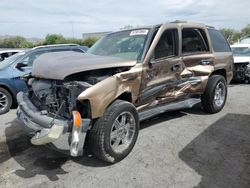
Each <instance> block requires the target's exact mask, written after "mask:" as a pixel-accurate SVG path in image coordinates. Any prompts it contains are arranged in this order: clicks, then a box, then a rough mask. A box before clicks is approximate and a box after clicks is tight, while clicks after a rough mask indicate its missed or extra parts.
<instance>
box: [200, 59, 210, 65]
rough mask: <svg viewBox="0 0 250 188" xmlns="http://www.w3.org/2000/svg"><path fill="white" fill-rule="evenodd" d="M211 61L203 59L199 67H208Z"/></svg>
mask: <svg viewBox="0 0 250 188" xmlns="http://www.w3.org/2000/svg"><path fill="white" fill-rule="evenodd" d="M210 63H211V61H210V60H209V59H203V60H201V65H209V64H210Z"/></svg>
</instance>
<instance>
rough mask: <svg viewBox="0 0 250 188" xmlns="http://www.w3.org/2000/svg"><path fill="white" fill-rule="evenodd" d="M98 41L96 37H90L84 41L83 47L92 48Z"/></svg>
mask: <svg viewBox="0 0 250 188" xmlns="http://www.w3.org/2000/svg"><path fill="white" fill-rule="evenodd" d="M97 40H98V39H97V38H96V37H89V38H87V39H85V40H84V41H83V46H88V47H91V46H92V45H93V44H95V42H96V41H97Z"/></svg>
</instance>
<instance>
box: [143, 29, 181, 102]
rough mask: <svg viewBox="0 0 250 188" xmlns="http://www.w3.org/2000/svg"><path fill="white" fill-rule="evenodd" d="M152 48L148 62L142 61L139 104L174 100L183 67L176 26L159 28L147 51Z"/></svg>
mask: <svg viewBox="0 0 250 188" xmlns="http://www.w3.org/2000/svg"><path fill="white" fill-rule="evenodd" d="M152 50H153V52H151V55H150V58H148V59H150V60H149V62H144V63H145V64H146V65H145V67H144V69H143V78H142V88H141V94H140V96H139V102H140V105H143V104H147V105H148V106H155V105H158V104H163V103H166V102H170V101H173V100H175V93H174V91H175V88H176V86H177V85H178V84H179V83H180V80H181V79H180V73H181V72H182V71H183V69H184V64H183V62H182V59H181V57H180V53H179V32H178V29H177V28H166V29H162V28H160V29H159V31H158V32H157V34H156V36H155V37H154V39H153V42H152V44H151V47H150V49H149V52H148V53H150V51H152Z"/></svg>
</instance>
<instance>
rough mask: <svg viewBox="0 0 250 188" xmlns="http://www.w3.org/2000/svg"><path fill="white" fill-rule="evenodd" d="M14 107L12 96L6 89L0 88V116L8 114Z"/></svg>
mask: <svg viewBox="0 0 250 188" xmlns="http://www.w3.org/2000/svg"><path fill="white" fill-rule="evenodd" d="M11 105H12V96H11V94H10V93H9V92H8V91H7V90H6V89H4V88H0V115H1V114H4V113H6V112H8V111H9V110H10V107H11Z"/></svg>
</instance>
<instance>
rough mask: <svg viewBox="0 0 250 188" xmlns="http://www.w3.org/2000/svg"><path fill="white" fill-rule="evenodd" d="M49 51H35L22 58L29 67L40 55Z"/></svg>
mask: <svg viewBox="0 0 250 188" xmlns="http://www.w3.org/2000/svg"><path fill="white" fill-rule="evenodd" d="M46 52H47V51H38V52H33V53H31V54H29V55H28V56H27V57H25V58H24V59H23V60H22V63H24V64H26V65H27V66H28V67H31V66H32V65H33V63H34V60H35V59H36V58H37V57H38V56H40V55H41V54H44V53H46Z"/></svg>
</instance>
